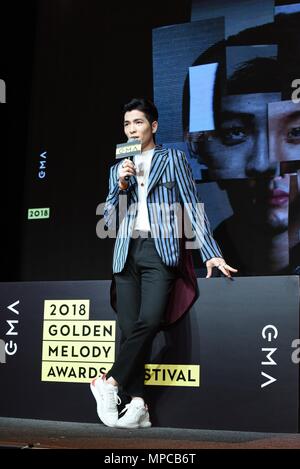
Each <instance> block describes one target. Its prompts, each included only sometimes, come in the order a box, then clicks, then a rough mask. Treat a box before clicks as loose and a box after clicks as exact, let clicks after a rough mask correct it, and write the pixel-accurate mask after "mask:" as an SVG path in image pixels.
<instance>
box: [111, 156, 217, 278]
mask: <svg viewBox="0 0 300 469" xmlns="http://www.w3.org/2000/svg"><path fill="white" fill-rule="evenodd" d="M119 164H120V162H119V163H117V164H115V165H114V166H112V168H111V170H110V180H109V194H108V196H107V199H106V204H105V211H104V218H105V222H106V225H107V226H108V227H109V226H110V224H111V222H112V219H113V217H114V216H116V209H118V207H119V200H120V198H119V196H120V194H126V195H127V197H128V199H127V205H126V210H125V216H124V217H123V219H122V221H121V223H120V226H119V230H118V234H117V239H116V243H115V248H114V257H113V272H114V273H118V272H121V271H122V270H123V268H124V265H125V262H126V259H127V254H128V248H129V242H130V238H131V235H132V231H133V228H134V223H135V217H136V215H137V208H138V196H137V193H138V191H137V181H136V178H135V177H131V178H130V180H129V186H128V189H127V190H126V191H120V189H119V187H118V166H119ZM147 206H148V213H149V221H150V227H151V235H152V237H153V239H154V242H155V246H156V249H157V252H158V254H159V256H160V257H161V259H162V261H163V262H164V263H165V264H166V265H168V266H173V267H174V266H176V265H178V263H179V256H180V243H179V238H180V237H181V233H182V221H181V220H182V218H181V213H182V210H181V208H182V206H184V208H185V212H186V214H187V215H188V218H189V221H190V224H191V227H192V230H193V232H194V234H195V236H196V240H197V245H198V248H199V249H200V252H201V256H202V259H203V261H204V262H206V261H207V260H208V259H211V258H212V257H223V256H222V253H221V251H220V249H219V246H218V245H217V243H216V241H215V240H214V239H213V237H212V234H211V230H210V226H209V221H208V219H207V217H206V214H205V211H204V209H203V204H202V203H200V201H199V199H198V194H197V189H196V185H195V182H194V180H193V176H192V172H191V169H190V166H189V164H188V162H187V159H186V156H185V154H184V153H183V152H182V151H179V150H175V149H165V148H163V149H162V148H160V147H156V149H155V152H154V155H153V158H152V163H151V168H150V174H149V180H148V189H147ZM184 216H186V215H184Z"/></svg>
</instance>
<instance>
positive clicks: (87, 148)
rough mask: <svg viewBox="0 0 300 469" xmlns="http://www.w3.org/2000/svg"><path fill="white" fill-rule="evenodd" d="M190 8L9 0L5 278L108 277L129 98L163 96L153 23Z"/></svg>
mask: <svg viewBox="0 0 300 469" xmlns="http://www.w3.org/2000/svg"><path fill="white" fill-rule="evenodd" d="M283 3H293V2H286V1H280V2H276V4H283ZM190 13H191V1H190V0H177V1H174V0H173V1H171V0H164V1H156V0H155V1H152V2H141V1H136V0H133V1H131V2H114V3H110V4H109V5H108V4H104V3H103V2H100V1H99V0H88V1H82V0H51V1H49V0H31V1H27V2H16V1H13V2H10V3H9V5H8V4H6V6H5V7H4V8H3V26H2V28H1V31H0V37H1V44H2V48H1V54H0V78H2V79H4V80H5V81H6V86H7V104H5V105H3V106H1V112H0V118H1V126H2V138H1V143H0V147H1V148H0V149H1V154H2V155H3V157H2V159H1V164H2V171H1V180H0V185H1V187H0V197H1V221H2V224H1V225H2V226H1V228H2V229H1V247H2V252H1V269H0V272H1V274H0V280H1V281H19V280H28V281H31V280H79V279H82V280H84V279H108V278H110V275H111V259H112V247H113V240H109V239H106V240H100V239H99V238H97V236H96V224H97V221H98V220H99V218H100V217H99V216H97V215H96V207H97V205H98V204H99V203H101V202H104V200H105V198H106V195H107V189H108V173H109V167H110V166H111V164H112V163H113V162H114V152H115V144H116V143H119V142H121V141H124V136H123V130H122V112H121V111H122V106H123V104H124V103H125V102H127V101H128V100H129V99H131V98H132V97H133V96H148V97H149V98H152V97H153V81H152V76H153V75H152V73H153V71H152V30H153V28H157V27H162V26H168V25H174V24H179V23H185V22H189V21H190ZM44 151H46V152H47V161H46V178H45V179H43V180H39V179H38V177H37V174H38V170H39V161H40V157H39V155H40V153H42V152H44ZM36 207H49V208H50V219H46V220H27V211H28V208H36ZM196 267H197V266H196Z"/></svg>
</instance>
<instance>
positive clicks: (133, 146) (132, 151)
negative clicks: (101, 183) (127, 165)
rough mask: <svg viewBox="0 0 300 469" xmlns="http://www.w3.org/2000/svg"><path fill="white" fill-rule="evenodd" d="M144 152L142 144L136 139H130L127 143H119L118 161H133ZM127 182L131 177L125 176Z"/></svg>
mask: <svg viewBox="0 0 300 469" xmlns="http://www.w3.org/2000/svg"><path fill="white" fill-rule="evenodd" d="M141 151H142V142H141V140H137V139H135V138H130V139H128V141H127V142H126V143H119V144H118V145H117V146H116V159H117V160H119V159H122V158H128V159H129V160H131V161H132V158H133V157H134V155H140V154H141ZM125 180H126V181H128V180H129V176H125Z"/></svg>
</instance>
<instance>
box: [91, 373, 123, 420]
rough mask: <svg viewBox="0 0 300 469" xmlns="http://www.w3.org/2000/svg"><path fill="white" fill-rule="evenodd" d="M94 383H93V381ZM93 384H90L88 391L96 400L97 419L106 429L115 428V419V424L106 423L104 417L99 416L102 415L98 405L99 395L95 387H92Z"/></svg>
mask: <svg viewBox="0 0 300 469" xmlns="http://www.w3.org/2000/svg"><path fill="white" fill-rule="evenodd" d="M93 382H94V381H93ZM93 382H92V383H91V384H90V389H91V391H92V394H93V396H94V398H95V400H96V403H97V414H98V417H99V419H100V420H101V422H102V423H103V424H104V425H106V426H107V427H115V424H116V422H117V419H116V422H111V421H108V420H106V419H105V417H104V418H103V416H102V415H101V414H102V411H101V405H100V395H99V392H98V390H97V388H96V386H94V385H93Z"/></svg>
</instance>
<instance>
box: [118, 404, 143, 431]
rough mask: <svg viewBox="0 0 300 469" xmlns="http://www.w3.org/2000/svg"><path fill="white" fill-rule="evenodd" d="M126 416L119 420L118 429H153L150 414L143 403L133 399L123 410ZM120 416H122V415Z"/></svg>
mask: <svg viewBox="0 0 300 469" xmlns="http://www.w3.org/2000/svg"><path fill="white" fill-rule="evenodd" d="M121 414H124V415H123V416H122V417H120V418H119V420H118V421H117V423H116V424H115V427H117V428H149V427H151V422H150V417H149V412H148V409H147V407H146V406H145V405H144V403H143V402H141V401H139V400H135V399H132V401H131V402H130V403H129V404H127V405H126V406H125V407H124V409H123V410H122V412H121ZM121 414H120V415H121Z"/></svg>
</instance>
